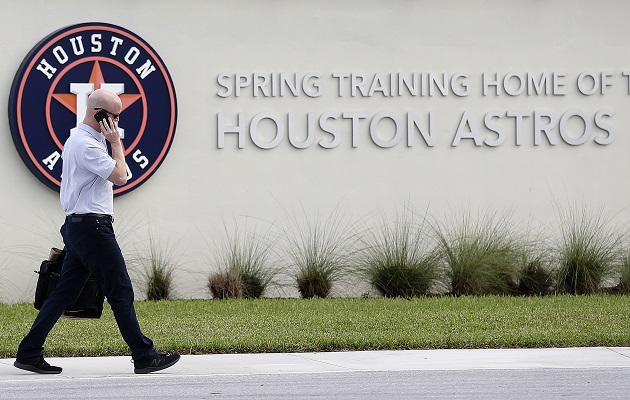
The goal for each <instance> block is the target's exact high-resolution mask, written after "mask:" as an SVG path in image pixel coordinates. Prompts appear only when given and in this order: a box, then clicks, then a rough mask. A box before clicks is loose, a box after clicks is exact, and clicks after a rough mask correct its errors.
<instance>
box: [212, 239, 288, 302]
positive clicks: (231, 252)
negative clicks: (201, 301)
mask: <svg viewBox="0 0 630 400" xmlns="http://www.w3.org/2000/svg"><path fill="white" fill-rule="evenodd" d="M227 238H228V239H227V241H226V244H225V245H224V247H223V251H222V252H220V254H219V259H218V261H217V262H218V264H219V265H220V268H221V270H222V271H224V272H223V273H220V274H219V275H220V276H223V278H221V279H222V280H223V282H225V284H226V285H227V287H226V289H225V290H223V291H221V290H219V292H222V293H225V294H226V295H227V296H230V295H232V294H234V295H235V294H238V295H239V297H241V296H242V297H244V298H260V297H262V296H263V295H264V294H265V291H266V290H267V289H268V287H269V286H270V285H271V284H272V283H273V281H274V277H275V276H276V275H277V272H276V271H275V270H274V269H272V268H271V267H270V255H271V250H272V243H273V242H272V241H271V240H270V235H269V231H267V232H263V233H262V234H259V233H258V232H256V231H253V232H251V233H250V234H249V235H248V236H247V237H245V238H242V237H241V235H240V234H239V230H238V228H235V230H234V234H233V235H228V236H227ZM231 272H233V273H235V274H236V275H238V282H239V283H240V286H241V288H240V290H237V291H236V290H234V289H233V288H231V285H233V284H234V280H233V278H232V277H231ZM217 279H219V278H217ZM216 284H218V282H215V285H216ZM209 286H210V285H209ZM211 291H212V289H211ZM213 297H215V296H213Z"/></svg>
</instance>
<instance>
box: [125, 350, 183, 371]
mask: <svg viewBox="0 0 630 400" xmlns="http://www.w3.org/2000/svg"><path fill="white" fill-rule="evenodd" d="M177 361H179V354H158V356H157V357H155V358H154V359H153V360H150V361H145V362H139V361H134V362H133V365H134V369H133V372H135V373H136V374H148V373H149V372H155V371H160V370H163V369H165V368H168V367H170V366H172V365H173V364H175V363H176V362H177Z"/></svg>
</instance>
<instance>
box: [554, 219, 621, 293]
mask: <svg viewBox="0 0 630 400" xmlns="http://www.w3.org/2000/svg"><path fill="white" fill-rule="evenodd" d="M557 208H558V210H559V212H558V217H559V223H560V238H559V240H558V243H557V245H556V254H557V257H558V259H557V270H556V276H555V278H556V290H557V291H558V292H561V293H569V294H593V293H597V292H599V291H600V289H601V288H602V284H603V283H605V282H606V281H607V280H609V279H612V278H613V277H614V276H615V272H616V271H618V268H619V265H620V264H621V263H622V260H623V248H622V240H623V237H624V234H625V232H624V231H623V230H622V229H619V228H615V227H613V226H612V224H611V220H610V219H607V218H605V216H604V215H603V214H602V212H597V213H592V212H590V211H589V210H588V209H586V207H582V208H581V209H577V208H570V209H568V210H566V211H562V210H561V209H560V207H557Z"/></svg>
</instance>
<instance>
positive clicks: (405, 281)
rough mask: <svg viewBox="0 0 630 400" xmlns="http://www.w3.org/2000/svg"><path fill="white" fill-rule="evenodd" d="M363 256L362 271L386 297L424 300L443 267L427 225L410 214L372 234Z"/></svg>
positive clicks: (362, 252) (368, 238) (360, 256)
mask: <svg viewBox="0 0 630 400" xmlns="http://www.w3.org/2000/svg"><path fill="white" fill-rule="evenodd" d="M423 221H424V220H423ZM362 241H363V249H362V250H361V252H360V253H359V269H360V271H361V273H362V275H363V276H365V278H366V279H367V280H368V281H369V283H370V284H371V285H372V286H373V287H374V288H375V289H376V290H377V291H378V293H379V294H380V295H382V296H384V297H404V298H412V297H418V296H423V295H426V294H427V293H429V291H430V290H431V289H432V288H434V287H435V285H436V283H438V282H439V277H440V265H439V263H438V260H437V258H436V257H435V253H434V252H432V251H431V250H430V248H431V243H430V242H429V240H428V236H427V234H426V231H425V229H424V224H423V223H422V224H416V223H414V221H413V220H412V217H411V216H410V214H408V213H406V214H403V215H402V216H400V217H396V220H395V221H394V222H393V223H389V222H385V221H384V222H383V223H382V225H381V226H380V227H379V228H377V229H374V230H369V231H368V232H367V233H366V235H364V237H363V239H362Z"/></svg>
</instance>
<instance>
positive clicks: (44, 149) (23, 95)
mask: <svg viewBox="0 0 630 400" xmlns="http://www.w3.org/2000/svg"><path fill="white" fill-rule="evenodd" d="M98 88H103V89H107V90H110V91H112V92H114V93H116V94H117V95H118V96H119V97H120V99H121V100H122V104H123V108H122V113H121V115H120V121H119V127H120V131H121V135H122V137H123V146H124V148H125V157H126V159H127V184H126V185H124V186H120V187H114V194H116V195H120V194H123V193H126V192H128V191H130V190H132V189H135V188H136V187H138V186H139V185H141V184H142V183H143V182H145V181H146V180H147V178H149V177H150V176H151V175H152V174H153V173H154V172H155V170H156V169H157V168H158V167H159V165H160V164H161V163H162V161H163V160H164V157H165V156H166V154H167V152H168V150H169V148H170V146H171V143H172V141H173V135H174V134H175V125H176V121H177V101H176V98H175V89H174V88H173V82H172V81H171V78H170V75H169V73H168V71H167V69H166V66H165V65H164V63H163V62H162V60H161V59H160V57H159V56H158V55H157V53H156V52H155V51H154V50H153V48H151V46H149V45H148V44H147V43H146V42H145V41H144V40H142V39H141V38H140V37H138V36H136V35H135V34H134V33H132V32H130V31H128V30H126V29H124V28H121V27H118V26H115V25H110V24H104V23H86V24H79V25H73V26H68V27H66V28H63V29H61V30H59V31H57V32H54V33H52V34H50V35H49V36H48V37H46V38H44V39H43V40H42V41H41V42H39V43H38V44H37V45H36V46H35V48H33V49H32V50H31V52H30V53H29V54H28V55H27V56H26V58H25V59H24V61H23V62H22V65H21V66H20V68H19V70H18V72H17V74H16V76H15V79H14V80H13V86H12V87H11V95H10V98H9V122H10V125H11V134H12V135H13V141H14V143H15V146H16V148H17V149H18V152H19V153H20V156H21V157H22V160H23V161H24V163H25V164H26V165H27V166H28V168H29V169H30V170H31V172H33V173H34V174H35V175H36V176H37V177H38V178H39V179H40V180H41V181H42V182H44V183H45V184H47V185H48V186H49V187H51V188H53V189H56V190H58V189H59V186H60V184H61V151H62V150H63V143H65V141H66V139H67V138H68V137H69V135H70V134H71V133H72V132H73V131H74V129H75V126H76V125H77V123H78V122H81V121H83V118H84V117H85V113H86V102H87V97H88V96H89V95H90V93H92V92H93V91H94V90H96V89H98Z"/></svg>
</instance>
